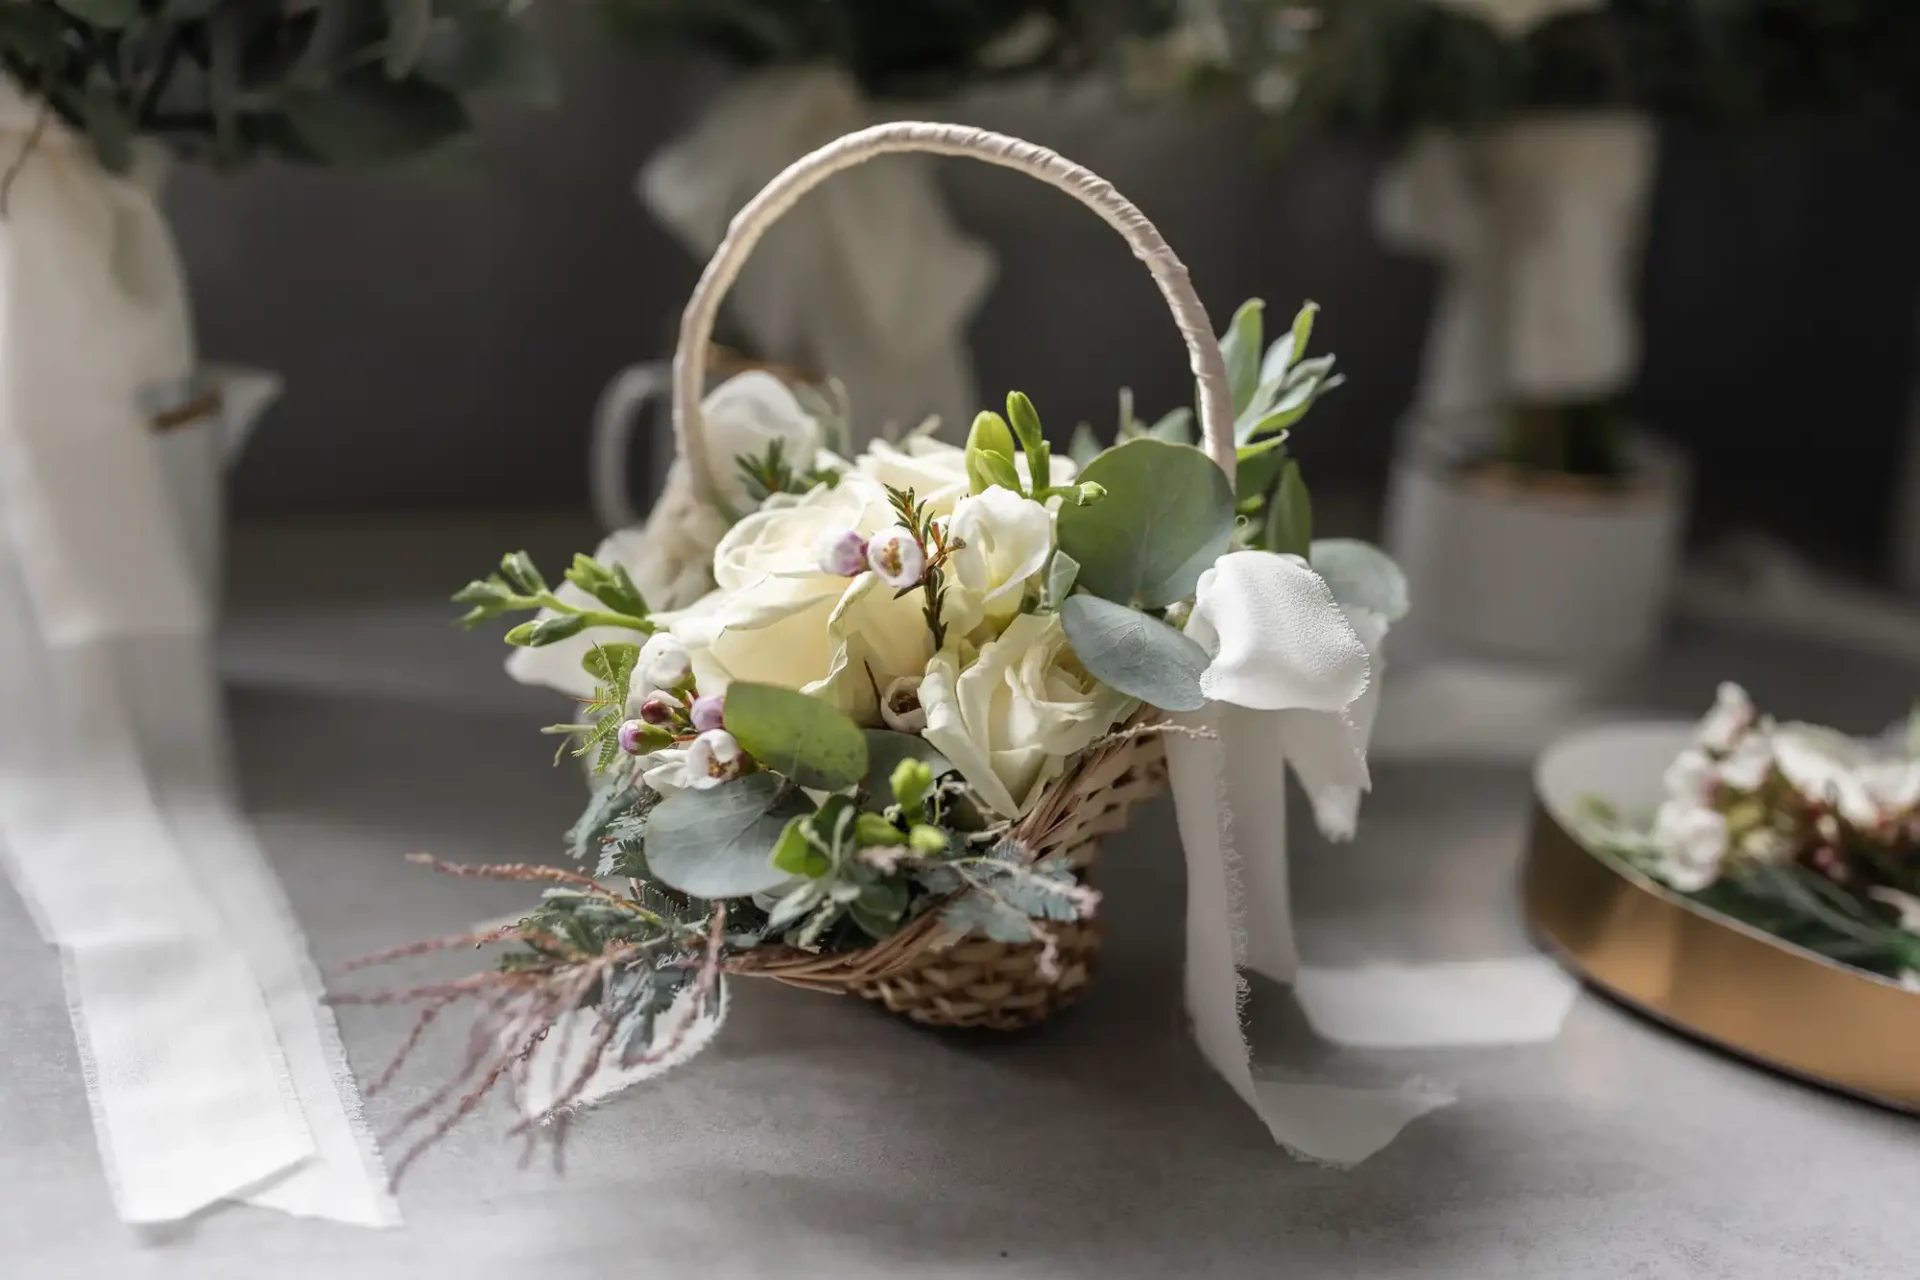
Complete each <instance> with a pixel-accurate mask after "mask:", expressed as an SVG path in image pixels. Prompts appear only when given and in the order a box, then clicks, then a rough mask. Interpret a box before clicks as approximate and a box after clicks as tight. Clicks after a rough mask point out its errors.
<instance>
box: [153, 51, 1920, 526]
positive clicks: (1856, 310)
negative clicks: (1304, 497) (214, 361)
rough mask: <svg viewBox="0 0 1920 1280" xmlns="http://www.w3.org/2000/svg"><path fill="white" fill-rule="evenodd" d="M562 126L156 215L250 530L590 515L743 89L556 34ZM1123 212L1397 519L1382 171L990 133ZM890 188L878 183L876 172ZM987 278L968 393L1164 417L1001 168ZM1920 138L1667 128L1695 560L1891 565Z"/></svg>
mask: <svg viewBox="0 0 1920 1280" xmlns="http://www.w3.org/2000/svg"><path fill="white" fill-rule="evenodd" d="M558 35H559V37H560V44H561V53H562V58H563V64H564V72H565V76H566V81H565V82H566V99H565V102H564V104H563V105H562V106H561V108H560V109H558V110H557V111H554V112H550V113H546V114H541V115H531V114H515V115H511V116H502V117H499V118H495V119H490V120H488V121H487V122H486V128H485V130H484V134H483V142H484V144H485V147H486V151H487V155H488V168H487V172H486V174H485V176H484V177H482V178H480V179H479V180H478V181H476V182H474V183H471V184H464V185H450V184H446V183H433V182H422V181H408V180H405V179H402V178H400V177H398V176H393V175H384V176H376V175H359V174H331V173H316V172H306V171H295V170H289V169H273V168H270V169H263V170H259V171H254V172H249V173H245V174H241V175H237V176H221V175H214V174H209V173H204V172H187V173H183V174H182V175H181V176H180V178H179V179H178V181H177V183H176V185H175V187H174V188H173V190H172V192H171V195H170V202H171V205H172V210H173V213H174V216H175V220H176V226H177V229H178V233H179V236H180V239H181V243H182V249H183V252H184V254H185V256H186V259H187V263H188V270H189V274H190V276H191V278H192V282H193V287H194V290H195V297H196V302H197V306H198V312H199V322H200V327H201V333H202V345H203V349H204V350H205V351H206V352H207V353H208V354H209V355H210V356H214V357H217V358H221V359H229V360H241V361H246V362H249V363H257V364H261V365H265V366H268V367H271V368H274V369H277V370H279V371H281V372H282V373H283V374H284V375H285V376H286V379H287V383H288V397H287V400H286V401H285V402H284V403H283V404H282V406H281V407H279V408H278V409H277V410H276V411H275V412H274V413H273V414H272V415H271V417H270V418H269V419H268V420H267V422H266V423H265V424H264V425H263V427H262V430H261V433H260V435H259V436H258V437H257V439H256V441H255V443H254V445H253V447H252V449H251V450H250V453H249V455H248V456H247V458H246V459H245V461H244V462H243V464H242V466H241V469H240V473H239V476H238V480H237V490H238V501H239V504H240V506H241V509H242V510H243V511H244V512H247V513H252V514H256V515H257V514H267V513H284V512H305V511H314V510H445V509H461V508H464V509H472V508H489V507H501V508H516V509H559V508H584V503H585V480H584V473H585V452H586V448H585V440H586V430H587V422H588V419H589V416H590V412H591V409H592V405H593V402H594V399H595V397H596V395H597V394H598V392H599V390H600V388H601V387H602V386H603V385H604V383H605V382H606V380H607V379H608V378H609V377H610V376H611V375H612V374H613V373H614V372H615V371H616V370H618V369H619V368H620V367H622V366H624V365H625V364H627V363H630V362H632V361H634V360H637V359H642V358H649V357H653V356H658V355H662V354H665V352H666V350H667V340H668V336H669V334H670V332H671V328H672V324H673V321H674V319H675V316H676V315H677V310H678V307H679V306H680V304H681V303H682V302H683V301H684V298H685V295H686V293H687V290H688V289H689V288H690V287H691V284H692V281H693V278H694V275H695V273H696V270H697V264H696V263H694V262H693V261H691V260H690V259H689V258H688V257H687V256H686V255H685V254H683V253H682V252H681V251H680V249H679V248H678V246H676V245H675V244H674V243H673V242H672V241H670V240H669V239H668V237H667V236H666V235H665V233H664V232H663V231H661V230H660V229H659V228H658V227H656V226H655V225H653V223H652V222H651V221H650V219H649V218H648V217H647V215H646V214H645V213H644V211H642V209H641V208H640V207H639V204H638V202H637V201H636V199H635V197H634V194H633V180H634V175H635V173H636V172H637V170H638V168H639V167H640V165H641V163H642V162H643V161H644V160H645V158H646V157H647V156H648V155H649V154H650V153H651V152H652V151H653V149H654V148H655V147H657V146H658V145H659V144H660V143H661V142H663V141H664V140H666V139H667V138H669V137H671V136H672V135H673V134H674V133H676V132H677V131H679V130H680V129H683V128H685V127H686V126H687V125H688V124H689V123H690V122H691V121H692V120H693V119H695V118H696V116H697V114H698V112H699V110H700V109H701V107H702V105H703V104H704V103H705V102H707V101H710V100H711V97H712V95H713V94H714V93H715V92H717V91H718V89H719V88H720V87H721V85H722V84H723V83H724V73H723V72H722V71H721V70H720V69H718V68H716V67H713V66H710V65H706V64H704V63H702V62H700V61H698V60H696V59H691V58H673V57H668V56H654V55H640V54H637V53H636V52H634V51H633V50H631V49H628V48H625V47H623V46H620V45H617V44H614V43H610V42H608V41H607V40H606V39H605V38H604V37H603V36H601V35H600V34H599V33H598V32H596V31H595V30H594V29H593V28H592V26H591V24H590V23H587V22H584V21H579V20H571V21H567V22H563V23H562V25H561V29H560V30H559V32H558ZM979 122H981V123H986V124H993V125H1000V126H1005V127H1012V128H1015V129H1017V130H1019V131H1021V132H1023V133H1025V134H1027V135H1028V136H1030V137H1033V138H1034V140H1036V141H1041V142H1046V143H1048V144H1050V145H1053V146H1056V147H1058V148H1060V149H1062V150H1064V151H1066V152H1067V153H1068V154H1071V155H1073V156H1074V157H1075V158H1076V159H1079V160H1081V161H1083V162H1085V163H1087V164H1089V165H1090V166H1092V167H1094V168H1095V169H1097V170H1099V171H1100V172H1102V173H1103V174H1104V175H1105V176H1107V177H1108V178H1110V179H1112V180H1113V181H1114V182H1115V183H1116V185H1118V186H1119V187H1120V188H1121V189H1122V190H1125V191H1126V192H1127V193H1128V194H1129V195H1131V196H1132V197H1133V198H1134V199H1135V200H1136V201H1138V202H1139V203H1140V204H1141V205H1142V207H1143V208H1145V209H1146V211H1147V212H1148V213H1149V214H1150V215H1151V216H1152V217H1153V218H1154V219H1155V220H1156V222H1158V223H1159V224H1160V226H1161V229H1162V230H1163V231H1164V232H1165V233H1166V234H1167V236H1168V238H1169V240H1170V241H1171V242H1172V243H1173V244H1174V245H1175V247H1176V248H1177V249H1179V250H1180V252H1181V253H1182V255H1183V256H1184V257H1186V259H1187V261H1188V264H1189V266H1190V267H1191V268H1192V270H1193V274H1194V277H1195V280H1196V283H1197V284H1198V286H1199V288H1200V290H1201V293H1202V295H1203V296H1204V297H1205V298H1206V300H1207V302H1208V304H1209V307H1210V308H1211V309H1213V310H1214V311H1215V312H1216V314H1217V315H1220V316H1222V317H1224V315H1225V314H1226V313H1227V312H1228V311H1229V310H1230V309H1231V308H1232V307H1233V306H1234V305H1235V304H1236V303H1237V302H1238V301H1239V300H1240V299H1242V298H1244V297H1248V296H1255V295H1258V296H1263V297H1265V298H1267V299H1268V300H1269V302H1270V304H1271V305H1272V306H1273V307H1274V308H1275V309H1276V310H1279V309H1283V308H1288V307H1291V306H1292V305H1293V304H1294V303H1295V302H1297V301H1298V300H1299V299H1302V298H1306V297H1312V298H1315V299H1317V300H1318V301H1320V302H1321V303H1322V304H1323V306H1324V307H1325V313H1324V319H1323V324H1322V328H1321V330H1320V332H1321V333H1322V334H1323V335H1324V343H1325V346H1326V349H1329V350H1334V351H1337V352H1338V353H1339V355H1340V358H1341V361H1342V364H1343V366H1344V367H1345V368H1346V370H1347V372H1348V375H1349V378H1350V383H1349V386H1348V387H1347V388H1345V389H1343V390H1342V391H1340V392H1339V393H1338V395H1337V396H1335V397H1334V398H1333V399H1331V400H1329V401H1328V402H1327V404H1326V405H1325V406H1323V408H1322V409H1321V410H1319V411H1317V412H1316V414H1315V417H1314V418H1313V419H1312V420H1310V422H1309V423H1308V424H1307V425H1306V426H1304V427H1303V428H1302V429H1301V432H1300V433H1299V435H1298V436H1297V437H1296V439H1297V441H1298V444H1299V448H1300V451H1301V453H1302V454H1303V455H1304V457H1305V459H1306V461H1307V465H1308V467H1309V468H1310V471H1311V473H1312V474H1313V475H1314V477H1315V481H1316V483H1317V484H1320V485H1327V484H1341V485H1351V486H1355V487H1367V486H1377V485H1378V484H1379V482H1380V479H1381V476H1382V474H1383V472H1384V466H1385V461H1386V458H1387V455H1388V452H1389V449H1390V447H1391V440H1392V432H1393V427H1394V422H1395V418H1396V417H1397V415H1398V413H1399V412H1400V410H1401V408H1402V407H1403V406H1404V404H1405V402H1406V400H1407V398H1408V395H1409V393H1410V389H1411V386H1412V383H1413V378H1414V374H1415V369H1416V362H1417V359H1418V356H1419V349H1420V342H1421V337H1422V334H1423V331H1424V326H1425V323H1426V316H1427V311H1428V308H1429V306H1430V304H1431V300H1432V294H1433V285H1434V280H1433V273H1432V271H1431V269H1430V268H1429V267H1428V266H1427V265H1426V264H1425V263H1423V262H1420V261H1417V260H1412V259H1407V258H1402V257H1399V256H1396V255H1393V254H1390V253H1389V252H1388V251H1386V250H1385V249H1384V248H1382V247H1381V246H1380V245H1379V244H1378V242H1377V241H1376V240H1375V238H1374V236H1373V233H1372V230H1371V225H1370V218H1369V214H1368V201H1369V194H1370V190H1371V185H1372V182H1373V178H1374V174H1375V173H1376V171H1377V169H1378V166H1379V165H1380V163H1381V162H1382V161H1383V159H1384V158H1385V157H1386V156H1387V155H1388V154H1389V147H1388V145H1387V144H1386V143H1385V142H1384V141H1376V140H1364V139H1328V140H1323V141H1321V142H1317V143H1314V144H1312V145H1309V146H1307V147H1304V148H1302V149H1300V150H1298V151H1296V152H1294V153H1292V154H1290V155H1288V156H1286V157H1284V158H1275V157H1272V156H1270V155H1267V154H1265V153H1264V152H1263V149H1262V146H1261V142H1260V136H1259V130H1258V128H1257V126H1256V124H1255V122H1253V121H1251V120H1249V119H1246V118H1244V117H1242V116H1239V115H1237V114H1234V113H1232V112H1229V111H1220V110H1207V111H1198V112H1185V113H1176V114H1160V115H1154V114H1137V115H1135V114H1113V113H1105V114H1101V115H1099V116H1089V115H1087V114H1086V113H1084V112H1075V111H1070V110H1066V109H1064V108H1056V109H1036V108H1032V107H1027V108H1022V109H1019V110H1013V111H1003V112H1001V113H1000V114H998V115H995V114H993V113H991V112H989V113H988V114H986V115H984V116H981V117H979ZM882 163H884V162H882ZM943 176H944V177H945V178H946V179H947V180H948V182H949V190H950V193H951V195H952V197H953V200H954V203H955V208H956V211H957V213H958V216H959V217H960V219H961V220H962V222H963V223H965V224H966V225H967V226H968V227H969V228H971V229H972V230H973V231H974V232H976V233H977V234H979V235H981V236H983V237H985V238H986V239H988V240H989V241H991V242H992V243H993V244H994V246H995V247H996V249H997V250H998V251H999V253H1000V256H1001V266H1002V276H1001V281H1000V284H999V286H998V287H997V289H996V291H995V292H994V294H993V296H992V298H991V300H990V301H989V303H988V305H987V306H986V308H985V309H984V310H983V311H982V313H981V315H980V317H979V319H978V322H977V324H976V326H975V330H974V335H973V337H974V345H975V350H976V355H977V359H978V364H979V370H980V375H981V384H982V386H983V388H985V389H987V390H988V391H992V392H996V393H997V392H998V391H999V390H1001V389H1004V388H1007V387H1012V386H1018V387H1020V388H1021V389H1023V390H1026V391H1028V392H1029V393H1030V394H1032V395H1033V396H1034V398H1035V400H1036V401H1037V402H1038V403H1039V404H1040V405H1041V407H1042V409H1043V410H1044V411H1045V413H1046V416H1047V418H1048V420H1049V422H1051V423H1055V424H1061V425H1065V424H1070V423H1072V422H1073V421H1075V420H1077V419H1080V418H1086V419H1089V420H1091V421H1093V422H1095V423H1096V424H1102V425H1104V424H1106V423H1109V422H1111V420H1112V415H1113V406H1114V393H1115V390H1116V388H1117V387H1119V386H1120V385H1122V384H1123V383H1125V384H1130V385H1132V386H1133V387H1134V388H1135V390H1136V392H1137V393H1138V395H1139V397H1140V400H1141V402H1142V404H1143V405H1144V406H1146V407H1149V408H1158V407H1170V406H1171V405H1173V404H1176V403H1181V402H1184V401H1185V400H1186V399H1188V398H1189V392H1188V389H1187V387H1186V384H1185V379H1184V367H1185V365H1184V358H1183V355H1182V353H1181V351H1180V350H1179V347H1178V344H1177V341H1176V340H1175V337H1174V335H1173V332H1172V329H1171V327H1170V325H1169V323H1168V321H1167V319H1166V317H1165V314H1164V310H1163V309H1162V307H1161V304H1160V301H1159V298H1158V296H1157V294H1156V293H1155V292H1154V289H1153V287H1152V285H1151V282H1150V281H1149V280H1148V279H1147V277H1146V275H1145V273H1144V272H1142V271H1141V270H1140V269H1139V267H1138V266H1137V264H1135V263H1134V262H1133V260H1132V259H1131V258H1130V257H1129V256H1128V254H1127V252H1126V250H1125V248H1124V246H1122V245H1121V244H1120V242H1119V241H1118V240H1117V239H1116V238H1114V237H1113V236H1112V235H1111V234H1110V233H1108V232H1106V231H1105V230H1104V229H1103V228H1101V227H1099V226H1098V225H1097V224H1096V223H1094V222H1092V221H1091V219H1090V218H1089V217H1088V216H1087V215H1086V214H1085V213H1084V212H1083V211H1081V210H1080V209H1078V208H1077V207H1076V206H1074V205H1073V204H1072V203H1071V202H1069V201H1067V200H1065V199H1064V198H1062V197H1060V196H1058V195H1057V194H1055V193H1052V192H1048V191H1045V190H1042V189H1038V188H1034V187H1032V186H1031V184H1029V183H1027V182H1025V181H1024V180H1022V179H1020V178H1018V177H1016V176H1014V175H1011V174H1006V173H1002V172H999V171H991V170H987V169H985V168H984V167H982V166H964V165H960V164H959V163H957V162H956V163H954V164H953V165H951V166H950V167H949V169H948V170H947V171H946V172H945V174H944V175H943ZM1916 215H1920V129H1916V128H1915V126H1914V125H1913V123H1912V122H1910V121H1874V122H1859V121H1826V122H1813V123H1810V124H1808V125H1806V126H1803V127H1800V128H1797V129H1794V130H1792V131H1790V132H1787V133H1785V134H1781V135H1776V136H1771V137H1769V138H1767V139H1764V140H1761V139H1749V138H1727V137H1719V136H1707V135H1703V134H1700V133H1698V132H1695V131H1689V130H1686V129H1683V128H1669V129H1668V130H1666V132H1665V135H1664V139H1663V154H1662V160H1661V174H1660V180H1659V189H1658V194H1657V196H1656V202H1655V214H1654V220H1653V231H1652V238H1651V243H1650V245H1649V249H1648V255H1647V264H1646V277H1645V282H1644V289H1643V307H1644V311H1645V316H1646V332H1647V339H1648V355H1647V365H1646V371H1645V377H1644V380H1643V386H1642V389H1641V393H1640V397H1639V398H1640V401H1641V405H1642V408H1643V410H1644V412H1645V415H1646V417H1647V418H1648V420H1649V421H1650V422H1651V423H1652V424H1654V425H1655V426H1657V427H1659V428H1660V429H1662V430H1664V431H1666V432H1668V433H1669V434H1672V435H1674V436H1676V437H1677V438H1679V439H1680V440H1682V441H1683V442H1685V443H1687V444H1688V445H1689V446H1690V447H1691V448H1692V449H1694V451H1695V453H1696V455H1697V458H1698V461H1699V463H1700V479H1701V494H1700V499H1701V500H1700V509H1701V517H1700V520H1699V521H1698V522H1697V523H1698V524H1699V525H1700V527H1701V528H1702V529H1704V530H1708V531H1711V530H1712V529H1714V528H1717V527H1721V526H1724V525H1726V524H1730V523H1735V522H1742V521H1745V522H1760V523H1764V524H1767V525H1770V526H1771V527H1774V528H1776V529H1777V530H1779V531H1781V532H1783V533H1786V534H1788V535H1790V536H1793V537H1795V538H1797V539H1798V540H1800V541H1801V542H1803V543H1805V544H1808V545H1810V546H1811V547H1813V548H1814V549H1816V550H1819V551H1822V552H1826V553H1829V554H1839V555H1842V556H1845V557H1846V558H1847V559H1849V560H1853V561H1856V562H1862V563H1867V562H1873V561H1874V560H1875V559H1876V557H1877V556H1878V555H1879V552H1880V549H1881V548H1882V547H1883V545H1884V543H1885V533H1886V528H1885V526H1886V521H1887V516H1888V510H1889V501H1890V497H1891V486H1892V484H1893V479H1892V477H1893V474H1894V471H1895V468H1896V464H1897V462H1898V459H1899V457H1900V454H1901V450H1902V449H1903V447H1904V430H1905V427H1904V424H1905V419H1906V416H1907V412H1908V396H1909V391H1910V387H1911V384H1912V376H1911V375H1912V372H1913V364H1914V360H1913V356H1914V348H1915V341H1914V328H1915V316H1916V311H1915V303H1916V299H1917V298H1920V246H1917V245H1916V242H1915V237H1914V236H1913V234H1912V230H1911V229H1912V228H1913V227H1914V226H1915V225H1917V224H1920V218H1917V217H1916Z"/></svg>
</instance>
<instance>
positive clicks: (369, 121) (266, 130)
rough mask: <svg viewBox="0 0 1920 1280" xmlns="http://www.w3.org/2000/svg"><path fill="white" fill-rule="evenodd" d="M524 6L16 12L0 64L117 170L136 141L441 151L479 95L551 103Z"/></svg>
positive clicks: (176, 3)
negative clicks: (90, 141)
mask: <svg viewBox="0 0 1920 1280" xmlns="http://www.w3.org/2000/svg"><path fill="white" fill-rule="evenodd" d="M527 7H528V6H527V5H526V4H525V3H524V0H10V2H7V3H0V68H3V69H4V70H5V71H6V73H7V74H8V75H9V76H10V77H11V78H12V79H13V80H14V81H15V82H16V83H18V84H19V85H20V87H21V88H22V89H23V90H24V91H25V92H27V93H28V94H29V95H31V96H34V97H37V98H39V99H41V100H43V101H45V102H46V103H47V104H49V106H50V107H51V109H52V110H53V111H54V112H56V113H57V114H58V115H59V117H60V118H61V119H62V120H63V121H65V122H66V123H67V124H68V125H70V126H71V127H73V128H74V129H75V130H77V131H79V132H81V133H84V134H85V135H86V136H87V137H88V138H90V139H91V140H92V142H93V145H94V148H95V150H96V151H97V152H98V153H99V156H100V159H101V161H102V162H103V163H104V164H105V165H106V166H107V167H108V168H110V169H115V170H122V169H125V168H126V167H127V165H128V164H130V163H131V160H132V143H133V141H134V139H136V138H151V139H155V140H158V141H160V142H162V143H165V144H166V145H167V146H168V147H169V148H170V149H172V150H173V151H174V152H175V153H176V154H179V155H182V156H185V157H187V158H191V159H197V160H205V161H209V162H211V163H214V164H216V165H221V166H232V165H238V164H243V163H246V162H248V161H251V160H255V159H257V158H260V157H262V156H272V157H275V158H278V159H282V160H291V161H296V162H306V163H315V164H327V165H343V166H347V165H373V164H382V163H389V162H396V161H403V160H414V159H417V158H420V157H423V156H427V155H429V154H432V153H439V152H443V151H445V150H446V149H447V148H448V147H449V146H450V145H452V144H455V143H457V142H459V141H460V140H461V139H463V138H465V137H466V136H467V134H468V133H469V131H470V129H471V127H472V116H471V104H472V102H473V101H474V99H476V98H478V97H481V96H483V95H494V96H499V97H505V98H513V99H518V100H520V101H524V102H529V103H535V104H546V103H550V102H552V101H553V100H554V98H555V97H556V96H557V85H556V82H555V79H554V75H553V71H552V69H551V68H550V66H549V65H548V62H547V60H546V57H545V54H544V53H543V51H542V49H541V47H540V45H539V43H538V42H537V41H536V39H535V38H534V35H533V33H532V31H531V30H530V25H529V18H528V15H527V12H526V10H527Z"/></svg>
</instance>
